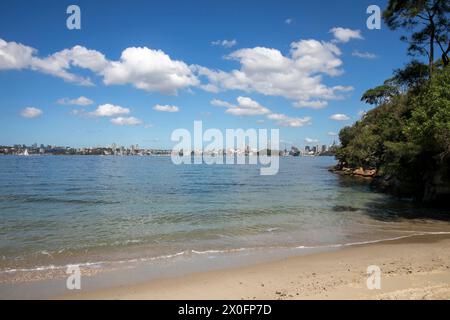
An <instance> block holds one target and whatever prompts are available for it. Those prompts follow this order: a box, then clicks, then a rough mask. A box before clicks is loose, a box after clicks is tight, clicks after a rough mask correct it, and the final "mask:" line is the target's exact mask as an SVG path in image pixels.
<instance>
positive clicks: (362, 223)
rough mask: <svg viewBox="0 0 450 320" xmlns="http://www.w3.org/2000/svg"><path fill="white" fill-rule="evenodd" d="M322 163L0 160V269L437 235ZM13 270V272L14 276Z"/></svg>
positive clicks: (405, 207)
mask: <svg viewBox="0 0 450 320" xmlns="http://www.w3.org/2000/svg"><path fill="white" fill-rule="evenodd" d="M334 163H335V160H334V159H333V158H331V157H316V158H309V157H304V158H293V157H287V158H280V171H279V173H278V174H277V175H275V176H261V175H260V174H259V169H258V167H257V166H252V165H181V166H176V165H173V164H172V162H171V159H170V157H98V156H92V157H90V156H73V157H72V156H30V157H13V156H2V157H0V177H1V179H0V219H1V224H0V257H1V260H0V271H2V272H5V271H9V272H11V270H17V269H24V270H25V269H30V270H33V269H36V267H40V268H41V269H45V268H46V267H49V266H60V265H66V264H70V263H72V264H75V263H90V262H105V261H122V260H130V259H136V258H142V257H147V258H152V257H162V256H169V257H170V256H171V255H175V254H182V253H189V254H199V253H207V252H220V251H224V252H232V251H233V250H244V249H250V248H266V247H267V248H276V247H292V246H295V247H298V246H321V245H333V244H345V243H352V242H359V241H371V240H377V239H384V238H389V237H395V236H403V235H408V234H410V233H417V232H435V231H448V230H449V224H448V222H447V221H445V220H442V219H441V216H440V214H441V213H439V212H432V214H433V216H432V217H431V218H426V219H424V218H420V219H418V218H417V216H420V215H423V214H424V213H427V214H430V210H429V209H420V208H414V206H413V205H412V204H409V203H405V202H400V201H398V200H395V199H392V198H390V197H388V196H386V195H382V194H377V193H373V192H371V191H369V189H368V186H367V184H366V183H363V182H357V181H356V180H354V179H351V178H350V179H349V178H343V177H340V176H337V175H334V174H332V173H330V172H328V171H327V168H328V167H329V166H331V165H333V164H334ZM24 270H22V271H24Z"/></svg>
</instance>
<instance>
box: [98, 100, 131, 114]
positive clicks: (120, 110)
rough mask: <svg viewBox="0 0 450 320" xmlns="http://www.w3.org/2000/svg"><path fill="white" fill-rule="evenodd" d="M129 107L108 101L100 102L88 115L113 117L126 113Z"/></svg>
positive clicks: (128, 111)
mask: <svg viewBox="0 0 450 320" xmlns="http://www.w3.org/2000/svg"><path fill="white" fill-rule="evenodd" d="M128 113H130V109H128V108H124V107H121V106H116V105H113V104H110V103H106V104H102V105H99V106H98V107H97V109H96V110H95V111H94V112H91V113H90V115H92V116H96V117H114V116H117V115H122V114H128Z"/></svg>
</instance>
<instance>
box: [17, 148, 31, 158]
mask: <svg viewBox="0 0 450 320" xmlns="http://www.w3.org/2000/svg"><path fill="white" fill-rule="evenodd" d="M29 155H30V154H29V153H28V149H25V151H24V152H22V153H19V156H26V157H28V156H29Z"/></svg>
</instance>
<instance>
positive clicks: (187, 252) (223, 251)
mask: <svg viewBox="0 0 450 320" xmlns="http://www.w3.org/2000/svg"><path fill="white" fill-rule="evenodd" d="M444 234H450V232H447V231H435V232H420V233H415V234H409V235H405V236H398V237H392V238H384V239H377V240H368V241H358V242H348V243H337V244H329V245H319V246H303V245H300V246H295V247H253V248H231V249H221V250H218V249H211V250H203V251H199V250H185V251H180V252H176V253H172V254H166V255H161V256H155V257H144V258H135V259H127V260H113V261H95V262H83V263H70V264H66V265H47V266H37V267H33V268H16V269H5V270H1V271H0V274H4V273H15V272H37V271H50V270H63V269H67V268H68V267H69V266H78V267H100V266H102V265H105V264H125V263H134V262H149V261H156V260H165V259H172V258H176V257H180V256H192V255H205V254H228V253H236V252H243V251H255V250H267V249H322V248H323V249H326V248H340V247H349V246H357V245H364V244H373V243H381V242H389V241H395V240H400V239H405V238H411V237H417V236H426V235H444Z"/></svg>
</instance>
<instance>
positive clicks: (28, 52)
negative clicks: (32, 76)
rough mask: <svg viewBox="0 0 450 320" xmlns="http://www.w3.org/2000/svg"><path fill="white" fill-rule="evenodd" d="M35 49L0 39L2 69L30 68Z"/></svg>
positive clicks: (0, 64)
mask: <svg viewBox="0 0 450 320" xmlns="http://www.w3.org/2000/svg"><path fill="white" fill-rule="evenodd" d="M35 52H36V50H35V49H33V48H31V47H28V46H25V45H23V44H20V43H16V42H13V41H12V42H6V41H5V40H3V39H0V70H8V69H24V68H28V67H29V66H30V63H31V58H32V56H33V54H34V53H35Z"/></svg>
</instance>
